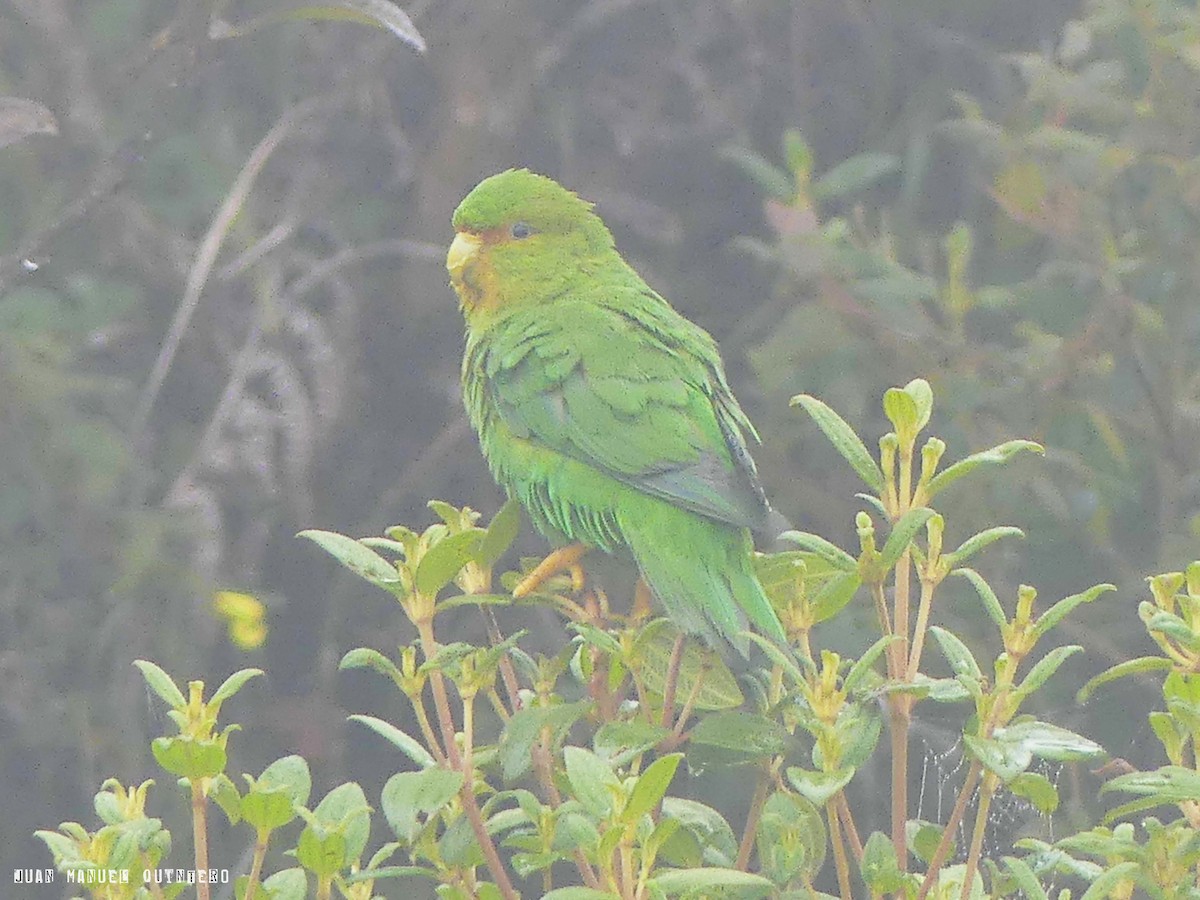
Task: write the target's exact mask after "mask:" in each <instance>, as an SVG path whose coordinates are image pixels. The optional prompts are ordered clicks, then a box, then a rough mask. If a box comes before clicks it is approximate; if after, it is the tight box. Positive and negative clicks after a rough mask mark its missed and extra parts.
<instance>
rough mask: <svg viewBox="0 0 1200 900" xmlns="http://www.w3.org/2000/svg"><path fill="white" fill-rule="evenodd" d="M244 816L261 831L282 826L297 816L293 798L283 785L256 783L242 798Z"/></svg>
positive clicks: (272, 829)
mask: <svg viewBox="0 0 1200 900" xmlns="http://www.w3.org/2000/svg"><path fill="white" fill-rule="evenodd" d="M241 811H242V817H243V818H244V819H245V820H246V821H247V822H248V823H249V824H250V825H251V826H253V827H254V828H257V829H258V830H259V831H274V830H275V829H276V828H282V827H283V826H284V825H286V824H287V823H288V822H290V821H292V819H294V818H295V817H296V812H295V808H294V806H293V804H292V798H291V796H290V792H289V791H288V790H287V788H285V787H283V786H282V785H279V786H275V787H272V786H270V785H267V786H261V785H258V784H255V785H254V787H252V788H251V789H250V790H249V791H248V792H247V794H246V796H245V797H244V798H243V800H242V805H241Z"/></svg>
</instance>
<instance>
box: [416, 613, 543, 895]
mask: <svg viewBox="0 0 1200 900" xmlns="http://www.w3.org/2000/svg"><path fill="white" fill-rule="evenodd" d="M417 628H418V630H419V632H420V637H421V647H422V649H423V650H424V653H425V659H426V660H429V659H433V656H434V654H435V653H436V652H437V641H436V640H434V636H433V625H432V622H431V621H430V620H425V621H421V622H418V623H417ZM429 686H430V688H431V689H432V690H433V703H434V706H436V707H437V714H438V725H439V727H440V728H441V731H442V743H443V744H444V745H445V747H446V756H447V757H449V759H450V764H451V765H452V766H454V768H456V769H457V770H458V771H460V772H462V774H463V786H462V788H461V789H460V790H459V792H458V796H459V799H460V800H461V801H462V805H463V812H465V813H466V816H467V821H469V822H470V823H471V831H472V832H474V834H475V840H476V841H477V842H478V844H479V848H480V850H482V851H483V858H484V859H485V860H486V862H487V867H488V871H489V872H491V874H492V878H494V879H495V880H496V886H497V887H498V888H499V889H500V893H501V895H502V896H503V897H504V898H505V900H521V895H520V894H518V893H517V890H516V888H514V887H513V884H512V880H511V879H510V878H509V877H508V869H507V868H506V867H505V865H504V862H503V860H501V859H500V854H499V852H498V851H497V850H496V844H495V842H494V841H492V837H491V835H490V834H488V830H487V824H486V823H485V822H484V821H483V813H481V812H480V811H479V801H478V800H477V799H476V798H475V773H474V771H467V769H466V768H465V762H464V759H463V756H462V754H461V753H459V750H458V745H457V744H456V743H455V741H454V719H453V718H452V716H451V714H450V699H449V697H448V696H447V694H446V682H445V679H443V678H442V673H441V672H438V671H434V672H431V673H430V675H429ZM468 749H470V748H468Z"/></svg>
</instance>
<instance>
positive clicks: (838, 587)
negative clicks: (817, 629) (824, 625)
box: [812, 572, 862, 624]
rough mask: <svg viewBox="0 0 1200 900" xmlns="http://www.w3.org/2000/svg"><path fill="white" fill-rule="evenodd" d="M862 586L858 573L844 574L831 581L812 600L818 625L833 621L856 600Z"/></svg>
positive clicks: (814, 617)
mask: <svg viewBox="0 0 1200 900" xmlns="http://www.w3.org/2000/svg"><path fill="white" fill-rule="evenodd" d="M861 585H862V577H861V576H860V575H859V574H858V572H842V573H841V574H840V575H838V576H837V577H836V578H831V579H829V581H827V582H826V583H825V584H824V585H823V586H822V587H821V589H820V590H819V591H817V593H816V595H815V596H814V597H813V598H812V611H813V619H814V620H815V621H816V622H817V623H818V624H820V623H821V622H825V621H828V620H829V619H832V618H833V617H834V616H836V615H837V614H838V613H839V612H841V611H842V609H844V608H845V606H846V604H847V603H849V602H850V601H851V600H853V599H854V595H855V594H856V593H858V589H859V587H860V586H861Z"/></svg>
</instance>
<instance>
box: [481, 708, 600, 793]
mask: <svg viewBox="0 0 1200 900" xmlns="http://www.w3.org/2000/svg"><path fill="white" fill-rule="evenodd" d="M591 707H592V704H591V701H589V700H580V701H579V702H577V703H563V704H560V705H558V706H530V707H526V708H525V709H522V710H519V711H517V712H516V713H515V714H514V715H513V717H512V718H511V719H509V720H508V722H506V723H505V725H504V732H503V733H502V734H501V735H500V751H499V758H500V772H501V774H502V775H503V776H504V780H505V781H512V780H514V779H516V778H520V777H521V776H522V775H524V774H525V773H526V772H528V771H529V769H530V767H531V766H532V765H533V745H534V742H535V741H537V740H539V739H540V738H541V735H542V732H543V731H544V730H547V729H548V730H549V732H550V741H551V746H552V747H557V746H558V744H559V743H560V742H561V741H562V739H563V737H564V736H565V735H566V733H567V731H568V730H570V728H571V726H572V725H574V724H575V723H576V722H578V721H579V719H580V718H582V717H583V716H584V715H585V714H586V713H587V711H588V710H589V709H591Z"/></svg>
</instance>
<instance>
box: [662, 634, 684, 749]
mask: <svg viewBox="0 0 1200 900" xmlns="http://www.w3.org/2000/svg"><path fill="white" fill-rule="evenodd" d="M686 641H687V638H686V637H685V636H684V635H683V634H680V635H679V636H678V637H676V638H675V646H674V647H672V648H671V662H670V663H669V664H668V665H667V681H666V684H665V685H664V686H663V708H662V725H663V728H670V727H671V713H673V712H674V711H675V691H676V689H677V688H678V686H679V667H680V666H681V665H682V664H683V645H684V643H685V642H686Z"/></svg>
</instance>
